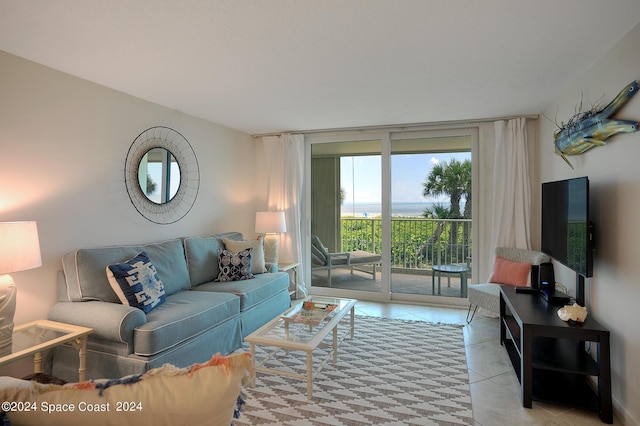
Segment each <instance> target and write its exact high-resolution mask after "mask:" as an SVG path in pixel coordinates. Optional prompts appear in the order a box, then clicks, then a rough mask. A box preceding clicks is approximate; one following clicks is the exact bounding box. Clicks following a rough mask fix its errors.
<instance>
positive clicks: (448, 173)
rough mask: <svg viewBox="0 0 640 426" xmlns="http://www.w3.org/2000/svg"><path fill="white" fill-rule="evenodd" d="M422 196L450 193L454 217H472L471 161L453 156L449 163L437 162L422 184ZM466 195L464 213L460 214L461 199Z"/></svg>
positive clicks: (451, 211)
mask: <svg viewBox="0 0 640 426" xmlns="http://www.w3.org/2000/svg"><path fill="white" fill-rule="evenodd" d="M422 186H423V190H422V196H423V197H425V198H427V197H440V196H442V195H448V196H449V199H450V201H451V210H450V217H451V218H452V219H459V218H461V217H464V218H465V219H469V218H471V161H470V160H464V161H463V162H460V161H458V160H456V159H455V158H453V159H452V160H451V161H450V162H449V163H447V162H446V161H443V162H442V163H439V164H436V165H435V166H434V167H433V169H431V172H429V176H427V179H426V180H425V181H424V182H423V184H422ZM463 197H464V199H465V206H464V215H463V216H460V201H461V200H462V198H463Z"/></svg>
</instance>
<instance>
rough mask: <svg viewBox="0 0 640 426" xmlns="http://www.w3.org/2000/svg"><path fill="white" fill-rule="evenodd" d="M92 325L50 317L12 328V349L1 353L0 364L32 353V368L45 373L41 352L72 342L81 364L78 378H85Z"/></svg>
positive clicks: (36, 371) (80, 379)
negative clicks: (71, 322)
mask: <svg viewBox="0 0 640 426" xmlns="http://www.w3.org/2000/svg"><path fill="white" fill-rule="evenodd" d="M91 332H93V329H92V328H88V327H80V326H77V325H71V324H65V323H61V322H56V321H49V320H37V321H32V322H29V323H26V324H22V325H19V326H17V327H15V328H14V329H13V336H12V345H11V352H9V353H0V365H4V364H9V363H10V362H13V361H16V360H18V359H20V358H24V357H27V356H30V355H33V370H34V372H35V373H42V352H43V351H44V350H47V349H51V348H54V347H56V346H59V345H63V344H65V343H68V342H70V343H71V344H72V345H74V346H75V347H76V348H78V356H79V358H80V364H79V367H78V380H79V381H81V382H82V381H84V380H85V373H86V371H87V364H86V356H87V336H88V335H89V333H91Z"/></svg>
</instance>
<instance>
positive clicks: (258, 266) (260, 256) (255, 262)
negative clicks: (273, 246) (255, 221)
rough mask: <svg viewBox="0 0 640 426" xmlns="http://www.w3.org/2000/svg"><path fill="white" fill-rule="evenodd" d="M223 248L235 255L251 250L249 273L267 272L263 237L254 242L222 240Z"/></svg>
mask: <svg viewBox="0 0 640 426" xmlns="http://www.w3.org/2000/svg"><path fill="white" fill-rule="evenodd" d="M222 241H223V242H224V245H225V247H226V248H227V250H229V251H230V252H231V253H233V254H235V253H238V252H239V251H241V250H245V249H253V251H252V252H251V273H252V274H262V273H264V272H267V268H266V267H265V263H264V237H263V236H262V235H261V236H259V237H258V238H257V239H255V240H241V241H238V240H230V239H228V238H223V239H222Z"/></svg>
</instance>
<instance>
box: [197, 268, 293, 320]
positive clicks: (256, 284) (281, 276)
mask: <svg viewBox="0 0 640 426" xmlns="http://www.w3.org/2000/svg"><path fill="white" fill-rule="evenodd" d="M288 289H289V274H287V273H286V272H276V273H269V274H260V275H256V276H255V278H254V279H252V280H244V281H227V282H209V283H205V284H201V285H199V286H196V287H193V288H192V289H191V290H192V291H193V292H194V293H200V292H222V293H230V294H234V295H236V296H238V297H239V298H240V311H241V312H243V311H246V310H248V309H250V308H251V307H253V306H255V305H257V304H259V303H260V302H262V301H263V300H266V299H268V298H269V297H271V296H273V295H274V294H276V293H278V292H280V291H287V290H288Z"/></svg>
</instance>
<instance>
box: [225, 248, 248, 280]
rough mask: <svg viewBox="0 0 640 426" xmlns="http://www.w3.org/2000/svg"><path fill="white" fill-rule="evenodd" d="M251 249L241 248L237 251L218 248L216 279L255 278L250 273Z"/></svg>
mask: <svg viewBox="0 0 640 426" xmlns="http://www.w3.org/2000/svg"><path fill="white" fill-rule="evenodd" d="M252 252H253V249H243V250H240V251H239V252H237V253H232V252H230V251H229V250H225V249H218V258H219V259H220V263H219V265H218V267H219V268H220V272H219V273H218V277H217V278H216V281H221V282H225V281H240V280H250V279H252V278H255V276H254V275H253V274H252V273H251V258H252Z"/></svg>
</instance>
